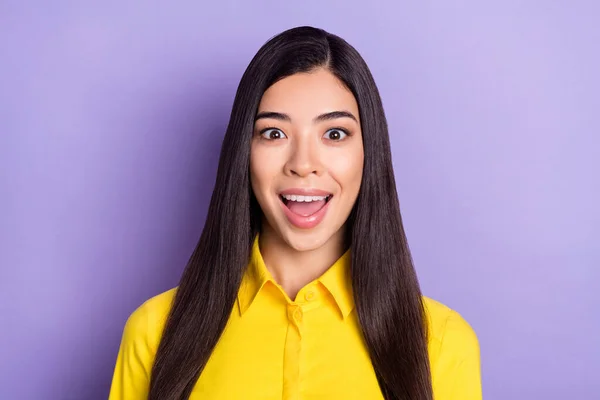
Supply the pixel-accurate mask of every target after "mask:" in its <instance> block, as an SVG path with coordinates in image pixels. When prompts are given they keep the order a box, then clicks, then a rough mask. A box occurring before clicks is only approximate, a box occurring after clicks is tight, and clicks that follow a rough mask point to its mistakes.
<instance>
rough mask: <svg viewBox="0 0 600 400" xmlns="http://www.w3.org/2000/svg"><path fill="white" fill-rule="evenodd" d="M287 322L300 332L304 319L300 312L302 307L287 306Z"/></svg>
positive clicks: (302, 313) (296, 305) (295, 305)
mask: <svg viewBox="0 0 600 400" xmlns="http://www.w3.org/2000/svg"><path fill="white" fill-rule="evenodd" d="M287 311H288V313H287V314H288V320H289V321H290V322H291V323H292V324H293V325H294V326H296V328H298V330H300V327H301V325H302V320H303V319H304V312H303V311H302V307H301V306H300V305H298V304H289V305H288V310H287Z"/></svg>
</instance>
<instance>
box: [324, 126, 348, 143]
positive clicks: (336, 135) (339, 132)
mask: <svg viewBox="0 0 600 400" xmlns="http://www.w3.org/2000/svg"><path fill="white" fill-rule="evenodd" d="M346 136H348V133H347V132H346V131H345V130H343V129H340V128H334V129H330V130H328V131H327V132H325V137H326V138H327V139H329V140H333V141H338V142H339V141H340V140H342V139H343V138H345V137H346Z"/></svg>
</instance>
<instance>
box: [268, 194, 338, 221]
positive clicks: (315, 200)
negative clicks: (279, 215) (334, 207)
mask: <svg viewBox="0 0 600 400" xmlns="http://www.w3.org/2000/svg"><path fill="white" fill-rule="evenodd" d="M332 197H333V195H332V194H329V195H326V196H302V195H281V194H280V195H279V199H280V200H281V202H282V203H283V204H284V205H285V206H286V207H287V208H288V209H289V210H290V211H291V212H293V213H294V214H296V215H299V216H302V217H308V216H311V215H313V214H315V213H316V212H318V211H319V210H321V209H322V208H323V207H325V205H326V204H327V203H329V201H330V200H331V198H332Z"/></svg>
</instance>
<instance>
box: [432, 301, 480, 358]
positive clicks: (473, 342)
mask: <svg viewBox="0 0 600 400" xmlns="http://www.w3.org/2000/svg"><path fill="white" fill-rule="evenodd" d="M423 303H424V305H425V313H426V315H427V322H428V334H429V351H430V353H431V357H432V359H433V360H436V359H437V358H440V357H444V358H452V359H455V361H456V362H457V363H459V362H461V361H462V360H465V359H470V358H479V341H478V339H477V335H476V333H475V331H474V330H473V328H472V327H471V325H470V324H469V323H468V322H467V321H466V320H465V319H464V318H463V317H462V315H461V314H459V313H458V312H457V311H455V310H453V309H451V308H450V307H448V306H446V305H445V304H442V303H440V302H439V301H436V300H433V299H431V298H429V297H425V296H424V297H423Z"/></svg>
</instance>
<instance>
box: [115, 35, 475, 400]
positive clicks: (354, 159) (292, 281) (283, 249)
mask: <svg viewBox="0 0 600 400" xmlns="http://www.w3.org/2000/svg"><path fill="white" fill-rule="evenodd" d="M480 387H481V386H480V372H479V346H478V341H477V338H476V336H475V334H474V332H473V330H472V329H471V328H470V326H469V325H468V324H467V322H465V320H464V319H462V318H461V316H460V315H459V314H458V313H456V312H455V311H453V310H451V309H449V308H447V307H446V306H444V305H442V304H440V303H438V302H435V301H434V300H432V299H429V298H426V297H424V296H422V294H421V291H420V289H419V284H418V281H417V277H416V274H415V270H414V267H413V264H412V260H411V256H410V253H409V248H408V245H407V241H406V236H405V233H404V230H403V227H402V219H401V216H400V210H399V204H398V198H397V192H396V185H395V181H394V173H393V169H392V159H391V153H390V143H389V137H388V131H387V125H386V119H385V115H384V111H383V107H382V103H381V99H380V97H379V93H378V90H377V87H376V86H375V82H374V81H373V77H372V76H371V73H370V72H369V69H368V67H367V65H366V64H365V62H364V60H363V59H362V58H361V56H360V55H359V54H358V52H357V51H356V50H355V49H354V48H353V47H352V46H350V45H349V44H348V43H347V42H345V41H344V40H343V39H341V38H339V37H337V36H335V35H332V34H330V33H327V32H325V31H323V30H320V29H315V28H311V27H300V28H294V29H291V30H288V31H285V32H283V33H281V34H279V35H278V36H276V37H274V38H272V39H271V40H270V41H269V42H267V43H266V44H265V45H264V46H263V47H262V48H261V49H260V50H259V51H258V53H257V54H256V56H255V57H254V58H253V59H252V61H251V62H250V65H249V66H248V68H247V70H246V72H245V73H244V75H243V77H242V79H241V82H240V85H239V88H238V91H237V94H236V98H235V101H234V104H233V110H232V113H231V119H230V121H229V126H228V128H227V132H226V134H225V138H224V140H223V148H222V151H221V157H220V161H219V166H218V172H217V178H216V184H215V188H214V191H213V195H212V198H211V202H210V206H209V212H208V216H207V219H206V224H205V226H204V230H203V231H202V235H201V237H200V240H199V243H198V246H197V247H196V249H195V251H194V253H193V254H192V256H191V258H190V260H189V263H188V265H187V267H186V269H185V271H184V273H183V276H182V278H181V281H180V283H179V286H178V287H177V288H173V289H171V290H169V291H167V292H165V293H162V294H160V295H158V296H156V297H153V298H152V299H150V300H148V301H146V302H145V303H144V304H143V305H141V306H140V307H139V308H138V309H137V310H136V311H135V312H133V313H132V315H131V316H130V317H129V319H128V321H127V323H126V325H125V329H124V334H123V338H122V342H121V347H120V350H119V354H118V359H117V364H116V368H115V371H114V377H113V382H112V387H111V392H110V399H111V400H135V399H146V398H148V399H151V400H176V399H177V400H181V399H198V400H217V399H218V400H224V399H240V400H241V399H243V400H253V399H256V400H258V399H260V400H268V399H284V400H291V399H298V400H300V399H327V400H331V399H340V400H349V399H360V400H367V399H368V400H370V399H387V400H392V399H394V400H395V399H404V400H431V399H433V398H435V399H436V400H478V399H481V389H480Z"/></svg>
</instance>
